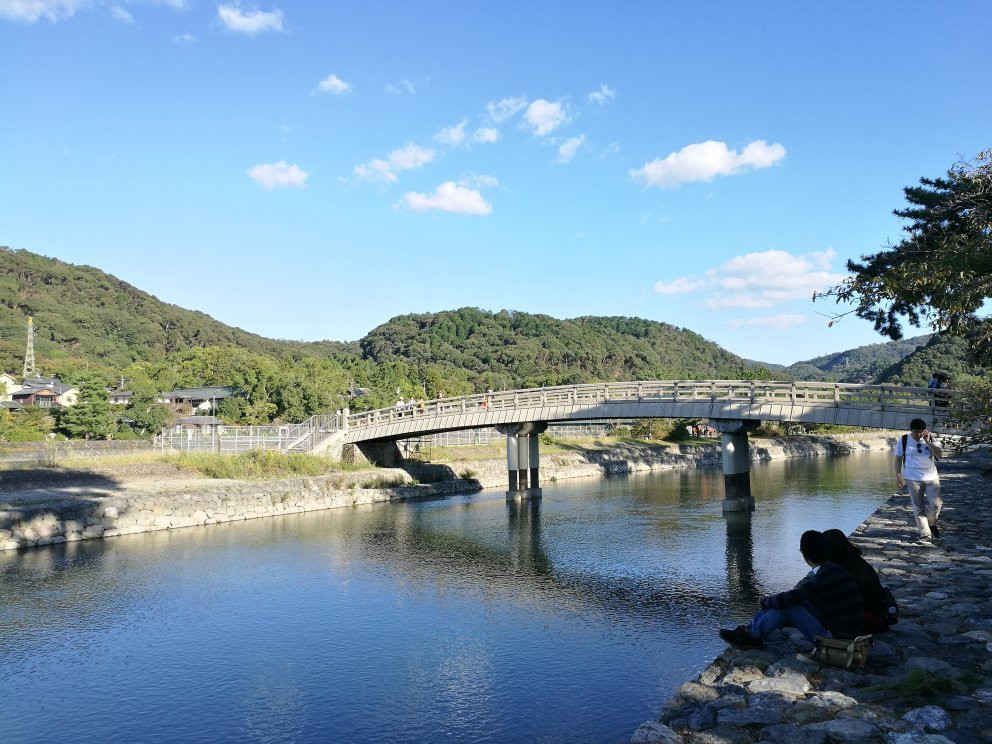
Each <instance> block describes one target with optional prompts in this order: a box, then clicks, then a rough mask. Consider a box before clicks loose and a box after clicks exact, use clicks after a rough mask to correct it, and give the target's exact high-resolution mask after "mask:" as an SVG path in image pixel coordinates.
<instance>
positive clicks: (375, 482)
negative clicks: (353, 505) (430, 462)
mask: <svg viewBox="0 0 992 744" xmlns="http://www.w3.org/2000/svg"><path fill="white" fill-rule="evenodd" d="M416 483H417V481H406V480H404V479H403V478H402V477H401V476H398V475H393V476H385V475H377V476H376V477H375V478H369V479H368V480H365V481H362V488H396V487H398V486H413V485H416Z"/></svg>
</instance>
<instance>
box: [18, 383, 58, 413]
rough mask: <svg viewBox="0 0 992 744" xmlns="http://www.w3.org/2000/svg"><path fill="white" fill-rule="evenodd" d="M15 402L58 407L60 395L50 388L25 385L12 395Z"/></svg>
mask: <svg viewBox="0 0 992 744" xmlns="http://www.w3.org/2000/svg"><path fill="white" fill-rule="evenodd" d="M11 397H12V399H13V402H14V403H19V404H20V405H22V406H38V408H58V405H59V403H58V399H59V395H58V393H56V392H55V391H54V390H49V389H48V388H29V387H23V388H21V389H20V390H18V391H17V392H16V393H14V394H13V396H11Z"/></svg>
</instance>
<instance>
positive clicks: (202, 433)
mask: <svg viewBox="0 0 992 744" xmlns="http://www.w3.org/2000/svg"><path fill="white" fill-rule="evenodd" d="M323 418H324V420H323V421H313V420H308V421H310V422H311V425H310V426H308V427H306V428H304V427H303V424H294V425H292V426H217V427H206V426H205V427H197V428H192V429H184V430H180V431H176V430H174V429H173V430H169V431H166V432H163V433H162V435H161V436H160V437H158V439H156V440H155V449H157V450H159V451H162V452H170V451H171V452H217V453H220V454H225V455H237V454H241V453H242V452H248V451H250V450H279V451H282V452H309V451H310V450H311V449H312V446H313V444H314V442H315V440H317V441H319V439H320V438H321V437H322V436H326V433H327V432H328V431H333V430H335V429H337V428H338V424H339V420H338V417H337V416H333V415H331V416H326V417H323ZM306 423H307V422H304V424H306ZM618 423H623V422H615V423H610V422H605V423H604V422H599V423H589V424H581V423H579V424H575V423H572V424H557V425H556V424H552V425H551V426H549V427H548V435H549V436H551V437H554V438H555V439H574V438H579V437H602V436H606V435H607V434H608V433H609V431H610V429H611V428H613V426H615V425H616V424H618ZM505 439H506V435H504V434H500V433H499V432H498V431H496V429H494V428H486V429H465V430H462V431H446V432H441V433H439V434H432V435H430V436H426V437H417V438H416V441H415V440H414V439H409V440H401V442H407V444H406V445H403V444H401V448H405V449H408V450H410V452H413V451H415V450H416V451H418V452H419V451H420V449H423V448H425V447H471V446H473V445H485V444H489V443H490V442H503V441H505Z"/></svg>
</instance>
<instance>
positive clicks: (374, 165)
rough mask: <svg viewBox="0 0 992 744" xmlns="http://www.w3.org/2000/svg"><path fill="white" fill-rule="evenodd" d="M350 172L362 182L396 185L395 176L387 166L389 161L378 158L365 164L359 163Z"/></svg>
mask: <svg viewBox="0 0 992 744" xmlns="http://www.w3.org/2000/svg"><path fill="white" fill-rule="evenodd" d="M352 172H353V173H354V174H355V175H356V176H357V177H358V178H360V179H362V180H363V181H382V182H384V183H396V174H395V173H393V169H392V168H391V167H390V166H389V161H387V160H382V159H380V158H373V159H372V160H370V161H369V162H367V163H359V164H358V165H356V166H355V169H354V171H352Z"/></svg>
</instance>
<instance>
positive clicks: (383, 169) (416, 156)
mask: <svg viewBox="0 0 992 744" xmlns="http://www.w3.org/2000/svg"><path fill="white" fill-rule="evenodd" d="M435 154H436V153H435V152H434V150H432V149H431V148H429V147H420V146H419V145H415V144H413V143H412V142H411V143H410V144H408V145H405V146H404V147H401V148H399V149H397V150H393V151H392V152H391V153H389V157H388V158H387V159H385V160H383V159H382V158H375V159H373V160H370V161H369V162H368V163H362V164H360V165H356V166H355V170H354V171H353V172H354V174H355V175H356V176H357V177H358V178H360V179H362V180H363V181H381V182H384V183H396V181H397V177H396V174H397V172H399V171H405V170H414V169H416V168H421V167H423V166H425V165H427V164H428V163H429V162H431V161H432V160H433V159H434V156H435Z"/></svg>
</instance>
